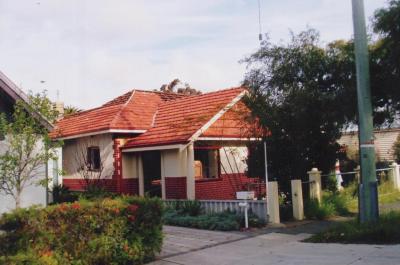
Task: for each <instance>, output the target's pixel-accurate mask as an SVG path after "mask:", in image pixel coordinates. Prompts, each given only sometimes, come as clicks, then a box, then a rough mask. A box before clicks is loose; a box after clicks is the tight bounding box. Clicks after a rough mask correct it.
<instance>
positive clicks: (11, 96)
mask: <svg viewBox="0 0 400 265" xmlns="http://www.w3.org/2000/svg"><path fill="white" fill-rule="evenodd" d="M18 100H21V101H23V102H26V103H27V104H28V102H29V100H28V96H27V95H26V94H25V93H24V92H23V91H22V90H21V89H20V88H18V87H17V86H16V85H15V84H14V83H13V82H12V81H11V80H10V79H9V78H8V77H7V76H6V75H4V74H3V73H2V72H1V71H0V113H5V114H6V117H8V118H9V119H11V117H12V113H13V111H14V105H15V103H16V102H17V101H18ZM30 115H34V116H36V117H37V118H38V121H39V122H40V124H41V125H42V126H44V127H45V128H47V129H48V130H49V131H50V130H52V128H53V127H52V125H51V124H50V123H49V122H48V121H47V120H46V119H44V118H43V117H42V116H41V115H40V114H39V113H30ZM7 148H8V143H7V140H6V137H5V136H4V135H0V154H3V153H4V152H5V151H6V150H7ZM53 165H57V161H50V162H49V166H48V170H49V174H53ZM50 176H52V175H50ZM45 177H46V166H45V165H43V167H41V169H40V170H39V171H38V172H36V175H35V176H34V178H33V179H32V180H31V182H32V183H31V184H32V185H29V186H27V187H26V188H25V189H24V191H23V193H22V196H21V206H22V207H28V206H31V205H34V204H42V205H45V204H46V196H47V194H46V188H45V187H43V186H40V185H36V183H37V182H38V181H40V180H41V179H44V178H45ZM0 201H1V203H0V213H2V212H6V211H8V210H11V209H13V208H14V207H15V203H14V200H13V198H12V197H11V196H9V195H5V194H3V193H2V191H0Z"/></svg>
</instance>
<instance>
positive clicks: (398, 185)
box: [389, 162, 400, 190]
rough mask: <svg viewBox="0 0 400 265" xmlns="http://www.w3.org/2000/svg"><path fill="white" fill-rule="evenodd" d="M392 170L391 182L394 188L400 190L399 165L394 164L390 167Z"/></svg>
mask: <svg viewBox="0 0 400 265" xmlns="http://www.w3.org/2000/svg"><path fill="white" fill-rule="evenodd" d="M390 168H391V169H392V172H391V174H389V176H390V180H391V181H392V182H393V185H394V188H395V189H398V190H400V170H399V165H398V164H397V163H396V162H393V163H392V164H391V165H390Z"/></svg>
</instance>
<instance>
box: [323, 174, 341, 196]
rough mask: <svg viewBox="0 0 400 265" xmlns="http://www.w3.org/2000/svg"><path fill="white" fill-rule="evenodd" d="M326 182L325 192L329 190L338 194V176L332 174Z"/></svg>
mask: <svg viewBox="0 0 400 265" xmlns="http://www.w3.org/2000/svg"><path fill="white" fill-rule="evenodd" d="M324 180H325V183H324V184H325V185H324V186H325V188H324V189H325V190H328V191H330V192H337V191H338V190H337V189H338V187H337V181H336V175H335V172H333V171H332V172H330V174H329V176H327V177H326V178H324Z"/></svg>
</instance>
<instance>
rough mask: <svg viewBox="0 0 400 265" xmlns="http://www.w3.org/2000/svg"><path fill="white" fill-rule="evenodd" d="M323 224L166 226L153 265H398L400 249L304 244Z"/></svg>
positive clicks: (393, 246)
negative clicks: (249, 229) (240, 228)
mask: <svg viewBox="0 0 400 265" xmlns="http://www.w3.org/2000/svg"><path fill="white" fill-rule="evenodd" d="M323 226H324V223H319V224H318V225H317V226H316V225H314V224H309V225H307V224H306V225H303V226H302V227H294V228H285V229H279V228H278V229H266V230H263V231H258V232H256V233H254V232H253V233H239V232H213V231H203V230H196V229H187V228H178V227H166V228H164V229H165V232H166V240H165V243H164V247H163V252H162V253H161V255H160V256H159V258H158V260H157V261H155V262H152V263H150V264H151V265H173V264H198V265H214V264H215V265H225V264H231V265H235V264H238V265H239V264H240V265H246V264H252V265H257V264H260V265H261V264H263V265H268V264H287V265H290V264H299V265H300V264H304V265H306V264H307V265H314V264H315V265H331V264H332V265H333V264H335V265H336V264H337V265H339V264H340V265H347V264H349V265H350V264H352V265H361V264H365V265H366V264H368V265H370V264H376V265H380V264H382V265H399V264H400V245H391V246H381V245H342V244H311V243H303V242H300V241H301V240H303V239H305V238H308V237H309V236H310V235H311V233H314V232H315V231H316V230H320V229H321V228H322V227H323Z"/></svg>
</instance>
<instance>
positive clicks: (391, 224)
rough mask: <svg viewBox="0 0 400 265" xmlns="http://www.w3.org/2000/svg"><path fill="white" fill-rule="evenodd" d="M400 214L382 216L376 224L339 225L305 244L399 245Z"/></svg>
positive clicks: (346, 223) (351, 223)
mask: <svg viewBox="0 0 400 265" xmlns="http://www.w3.org/2000/svg"><path fill="white" fill-rule="evenodd" d="M399 227H400V212H389V213H385V214H382V215H381V216H380V217H379V221H378V222H376V223H365V224H360V223H359V222H358V221H357V220H352V221H346V222H343V223H339V224H337V225H335V226H334V227H332V228H329V229H328V230H326V231H324V232H321V233H318V234H316V235H314V236H312V237H310V238H308V239H306V240H305V241H304V242H310V243H343V244H399V243H400V229H399Z"/></svg>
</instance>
